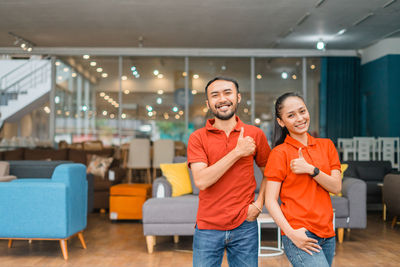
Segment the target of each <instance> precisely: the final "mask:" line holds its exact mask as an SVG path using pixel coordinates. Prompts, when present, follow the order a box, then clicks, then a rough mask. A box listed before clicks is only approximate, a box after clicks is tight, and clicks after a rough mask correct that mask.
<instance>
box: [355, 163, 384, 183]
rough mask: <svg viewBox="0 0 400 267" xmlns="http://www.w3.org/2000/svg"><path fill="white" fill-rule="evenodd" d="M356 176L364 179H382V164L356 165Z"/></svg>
mask: <svg viewBox="0 0 400 267" xmlns="http://www.w3.org/2000/svg"><path fill="white" fill-rule="evenodd" d="M356 170H357V174H358V177H359V178H360V179H362V180H364V181H383V177H384V176H385V167H384V166H357V167H356Z"/></svg>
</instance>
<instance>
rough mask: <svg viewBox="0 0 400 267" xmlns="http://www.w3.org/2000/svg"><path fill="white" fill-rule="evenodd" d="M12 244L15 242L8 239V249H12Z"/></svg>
mask: <svg viewBox="0 0 400 267" xmlns="http://www.w3.org/2000/svg"><path fill="white" fill-rule="evenodd" d="M12 242H13V240H12V239H8V248H12Z"/></svg>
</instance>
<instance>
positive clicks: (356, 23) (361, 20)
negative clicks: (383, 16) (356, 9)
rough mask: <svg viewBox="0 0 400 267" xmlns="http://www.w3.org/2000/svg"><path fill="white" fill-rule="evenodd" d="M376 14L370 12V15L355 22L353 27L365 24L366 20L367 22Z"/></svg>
mask: <svg viewBox="0 0 400 267" xmlns="http://www.w3.org/2000/svg"><path fill="white" fill-rule="evenodd" d="M373 15H374V13H372V12H370V13H368V14H366V15H365V16H364V17H362V18H360V19H359V20H357V21H355V22H354V23H353V26H357V25H358V24H360V23H361V22H364V21H365V20H367V19H368V18H369V17H371V16H373Z"/></svg>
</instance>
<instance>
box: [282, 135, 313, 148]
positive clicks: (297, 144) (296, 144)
mask: <svg viewBox="0 0 400 267" xmlns="http://www.w3.org/2000/svg"><path fill="white" fill-rule="evenodd" d="M307 137H308V142H307V144H308V146H313V145H315V144H316V142H315V138H314V137H312V136H311V135H310V134H309V133H307ZM285 143H287V144H289V145H292V146H294V147H295V148H296V149H299V148H304V147H305V146H304V145H303V144H302V143H300V142H299V141H297V140H296V139H294V138H293V137H291V136H290V135H287V136H286V138H285Z"/></svg>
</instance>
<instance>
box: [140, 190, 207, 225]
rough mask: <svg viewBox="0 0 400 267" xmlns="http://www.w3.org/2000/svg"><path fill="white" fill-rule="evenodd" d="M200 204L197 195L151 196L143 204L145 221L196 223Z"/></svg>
mask: <svg viewBox="0 0 400 267" xmlns="http://www.w3.org/2000/svg"><path fill="white" fill-rule="evenodd" d="M198 205H199V198H198V196H195V195H184V196H180V197H167V198H150V199H148V200H147V201H146V202H145V203H144V204H143V223H144V224H145V223H160V224H168V223H178V224H181V223H195V222H196V214H197V207H198ZM172 214H173V216H171V215H172Z"/></svg>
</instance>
